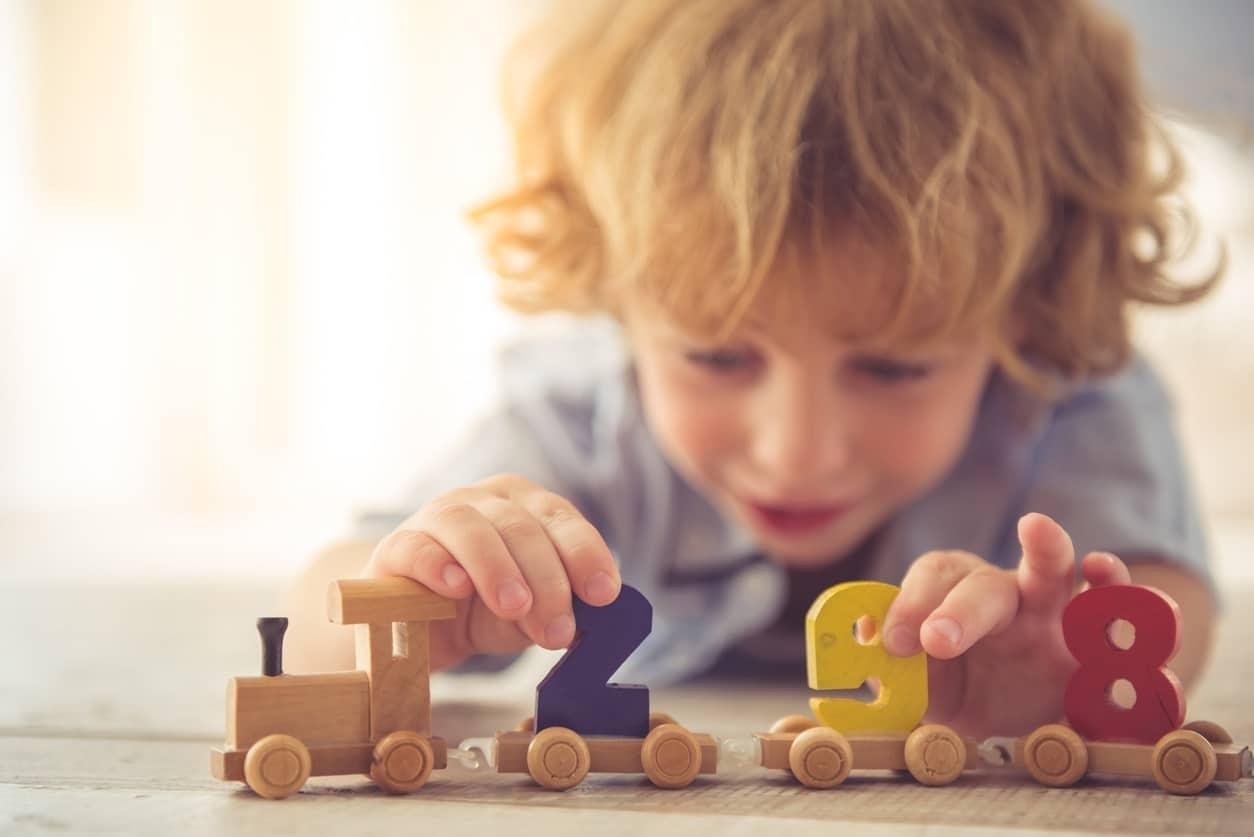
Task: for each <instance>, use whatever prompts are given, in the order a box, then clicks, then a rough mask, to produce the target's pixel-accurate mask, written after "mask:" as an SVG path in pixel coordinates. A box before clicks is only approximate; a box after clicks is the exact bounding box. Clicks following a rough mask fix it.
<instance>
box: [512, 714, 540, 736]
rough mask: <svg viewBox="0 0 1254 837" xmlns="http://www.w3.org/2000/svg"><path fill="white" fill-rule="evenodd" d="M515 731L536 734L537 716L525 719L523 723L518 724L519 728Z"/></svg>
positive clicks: (529, 716)
mask: <svg viewBox="0 0 1254 837" xmlns="http://www.w3.org/2000/svg"><path fill="white" fill-rule="evenodd" d="M515 729H517V730H518V731H519V732H535V731H536V716H535V715H528V716H527V717H526V718H523V719H522V720H521V721H519V722H518V726H517V727H515Z"/></svg>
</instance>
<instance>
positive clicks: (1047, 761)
mask: <svg viewBox="0 0 1254 837" xmlns="http://www.w3.org/2000/svg"><path fill="white" fill-rule="evenodd" d="M1010 759H1011V763H1012V764H1014V765H1015V766H1018V767H1024V768H1026V769H1027V771H1028V773H1030V774H1031V775H1032V778H1033V779H1035V780H1036V781H1038V782H1040V783H1041V784H1042V785H1047V786H1049V787H1055V788H1065V787H1070V786H1071V785H1074V784H1075V783H1076V782H1078V781H1080V779H1081V778H1083V777H1084V776H1086V775H1088V774H1106V775H1111V776H1136V777H1140V778H1146V779H1149V778H1152V779H1153V780H1154V781H1155V782H1157V783H1158V786H1159V787H1160V788H1162V789H1163V790H1165V791H1167V792H1168V793H1174V794H1179V795H1183V796H1191V795H1193V794H1197V793H1201V792H1202V791H1203V790H1205V789H1206V788H1208V787H1210V785H1211V784H1212V783H1213V782H1216V781H1220V782H1235V781H1238V780H1239V779H1241V778H1242V777H1245V776H1254V757H1252V756H1251V754H1250V748H1249V747H1241V746H1237V745H1236V744H1233V743H1232V736H1230V735H1229V734H1228V732H1227V730H1225V729H1224V728H1223V727H1221V726H1220V725H1219V724H1216V723H1213V722H1211V721H1194V722H1193V723H1189V724H1185V725H1184V726H1182V727H1180V728H1179V729H1177V730H1172V731H1170V732H1168V733H1166V734H1164V735H1163V736H1162V737H1161V738H1159V739H1158V741H1157V742H1155V743H1154V744H1135V743H1124V742H1112V741H1091V740H1087V739H1084V738H1081V737H1080V735H1079V734H1078V733H1077V732H1076V731H1075V730H1073V729H1071V728H1070V727H1068V726H1065V725H1063V724H1047V725H1045V726H1043V727H1039V728H1038V729H1036V730H1034V731H1033V732H1032V733H1031V734H1030V735H1028V736H1026V737H1024V738H1020V739H1015V740H1014V741H1013V743H1012V750H1011V754H1010Z"/></svg>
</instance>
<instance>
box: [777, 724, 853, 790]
mask: <svg viewBox="0 0 1254 837" xmlns="http://www.w3.org/2000/svg"><path fill="white" fill-rule="evenodd" d="M788 766H789V767H790V768H791V769H792V775H794V776H796V777H797V781H798V782H800V783H801V784H803V785H805V786H806V787H807V788H833V787H836V785H839V784H840V783H841V782H843V781H845V779H846V778H848V776H849V771H850V770H852V769H853V748H852V747H850V746H849V741H848V739H846V738H845V736H843V735H841V734H840V733H839V732H837V731H836V730H834V729H830V728H828V727H819V726H816V727H814V728H812V729H808V730H806V731H805V732H803V733H801V734H800V735H798V736H797V738H796V740H795V741H793V742H792V746H791V747H789V748H788Z"/></svg>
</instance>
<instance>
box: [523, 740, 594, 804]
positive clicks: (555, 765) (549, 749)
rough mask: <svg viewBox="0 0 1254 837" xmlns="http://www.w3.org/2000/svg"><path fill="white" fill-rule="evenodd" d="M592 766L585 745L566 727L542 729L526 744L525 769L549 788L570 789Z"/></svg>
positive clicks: (540, 783) (538, 782)
mask: <svg viewBox="0 0 1254 837" xmlns="http://www.w3.org/2000/svg"><path fill="white" fill-rule="evenodd" d="M591 766H592V754H591V753H589V752H588V744H587V743H586V742H585V741H584V740H583V739H582V738H580V737H579V734H578V733H576V732H575V731H574V730H571V729H567V728H566V727H548V728H547V729H544V730H541V731H540V733H539V734H538V735H536V737H535V738H533V739H531V743H530V744H529V745H528V746H527V772H528V773H530V774H531V778H532V779H535V780H536V783H537V784H539V785H540V786H541V787H545V788H548V789H549V790H566V789H567V788H573V787H574V786H575V785H577V784H579V783H580V782H582V781H583V777H585V776H587V775H588V769H589V768H590V767H591Z"/></svg>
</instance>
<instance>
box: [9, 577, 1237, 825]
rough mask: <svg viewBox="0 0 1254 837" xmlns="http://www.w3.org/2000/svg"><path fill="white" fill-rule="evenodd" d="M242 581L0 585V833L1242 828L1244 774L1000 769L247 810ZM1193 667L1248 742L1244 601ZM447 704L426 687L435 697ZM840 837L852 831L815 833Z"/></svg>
mask: <svg viewBox="0 0 1254 837" xmlns="http://www.w3.org/2000/svg"><path fill="white" fill-rule="evenodd" d="M271 603H272V597H271V591H270V590H269V589H267V588H265V587H264V586H260V585H253V586H245V585H243V584H241V585H240V586H235V587H231V586H225V585H222V584H220V583H206V584H194V583H190V582H166V583H163V584H159V585H158V584H155V583H154V584H150V585H146V586H143V585H141V586H140V587H137V588H136V587H132V588H130V589H125V590H123V589H121V588H118V589H117V590H110V589H109V588H104V587H100V586H88V585H85V584H81V583H80V584H75V583H73V582H68V583H57V584H52V583H49V582H19V583H18V584H16V585H14V586H9V587H5V588H4V589H0V660H4V665H3V667H2V668H0V834H6V835H7V834H14V835H18V834H20V835H38V834H76V833H125V834H163V835H166V834H178V835H180V837H192V835H199V834H253V833H256V834H262V833H289V832H291V833H300V832H301V831H302V830H304V831H306V832H307V833H310V834H313V833H318V834H322V833H358V832H361V833H379V834H413V833H420V832H422V831H425V829H428V828H430V827H431V826H432V825H438V826H439V827H440V829H441V831H442V832H443V833H456V834H462V833H471V829H479V830H497V831H500V830H504V829H509V830H510V833H511V837H527V835H532V834H535V835H541V834H543V835H545V837H551V835H557V834H575V833H582V834H586V833H589V832H592V831H593V830H595V833H597V834H598V835H599V834H609V835H613V834H624V835H626V834H630V835H633V837H642V835H645V834H646V833H647V834H648V835H649V837H657V835H669V834H684V835H691V834H693V833H696V832H701V831H707V832H709V831H712V830H715V829H717V833H718V834H719V837H723V835H729V834H739V833H756V832H767V831H768V830H769V831H770V832H776V831H778V830H779V828H780V826H781V823H780V820H781V819H783V820H785V821H786V825H787V828H788V830H789V832H790V837H793V835H804V834H823V835H824V836H825V837H831V835H833V834H837V833H851V834H925V833H926V834H928V835H937V834H972V833H979V832H980V831H982V830H983V831H986V832H987V833H990V834H993V833H999V834H1000V833H1006V832H1008V831H1009V832H1014V833H1017V834H1025V833H1037V832H1039V833H1049V834H1058V833H1066V832H1083V833H1145V834H1163V833H1171V834H1212V833H1214V834H1249V833H1254V780H1246V781H1244V782H1242V783H1240V784H1238V785H1225V786H1221V787H1215V788H1212V789H1211V790H1209V791H1207V792H1206V793H1204V794H1202V795H1201V796H1198V797H1192V798H1180V797H1172V796H1169V795H1167V794H1164V793H1162V792H1161V791H1159V790H1158V789H1157V787H1156V786H1154V785H1153V784H1152V783H1149V782H1140V781H1132V780H1123V781H1119V780H1101V779H1090V780H1085V781H1084V782H1082V783H1081V784H1080V785H1078V786H1076V787H1075V788H1070V789H1066V790H1053V789H1045V788H1041V787H1039V786H1038V785H1036V784H1035V783H1033V782H1032V781H1031V780H1030V779H1028V778H1027V777H1026V776H1025V775H1024V774H1022V773H1020V772H1018V771H1016V770H1013V769H992V768H990V769H988V770H984V771H981V772H979V773H971V774H967V775H965V776H964V777H963V778H962V779H960V780H959V782H958V783H957V784H956V785H953V786H950V787H947V788H925V787H921V786H919V785H916V784H915V783H914V782H913V781H912V780H910V779H909V778H908V777H907V778H899V777H897V776H894V775H892V774H888V773H861V774H855V775H854V776H853V777H852V778H851V779H850V780H849V781H848V782H847V783H846V784H845V785H843V786H842V787H840V788H836V789H833V790H828V791H809V790H805V789H802V788H801V787H799V786H798V785H797V784H796V783H795V782H794V781H793V780H792V779H791V778H790V777H789V776H787V775H784V774H782V773H771V772H769V771H766V770H763V769H761V768H758V769H741V770H736V771H731V772H720V775H719V776H717V777H709V778H701V779H699V780H698V781H697V782H696V783H695V784H694V785H693V786H692V787H691V788H688V789H686V790H683V791H660V790H655V789H653V788H652V787H651V786H650V785H648V784H647V782H646V781H645V780H644V779H642V778H636V777H614V776H593V777H590V778H589V779H588V780H587V781H586V782H585V783H584V784H583V785H581V786H580V787H579V788H576V789H575V790H572V791H568V792H566V793H553V792H548V791H542V790H540V789H538V788H536V787H535V786H533V785H532V784H531V783H530V781H529V780H528V779H526V778H525V777H520V776H497V775H494V774H491V773H475V772H471V771H468V770H466V769H465V768H462V767H459V766H453V767H450V768H449V769H448V770H446V771H442V772H437V773H436V774H434V776H433V778H432V780H431V782H430V783H429V784H428V785H427V786H426V787H425V788H423V789H422V790H421V791H419V792H418V793H417V794H415V795H413V796H409V797H400V798H397V797H389V796H386V795H384V794H383V793H381V792H380V791H378V790H377V789H376V788H374V787H373V786H371V785H370V784H369V783H368V782H367V781H366V780H365V779H363V778H358V777H341V778H338V779H316V780H314V781H313V782H311V784H310V785H309V786H308V787H307V788H306V789H305V791H304V792H302V793H301V794H300V795H298V796H297V797H294V798H292V799H288V800H284V801H282V802H266V801H263V800H261V799H258V798H257V797H255V796H254V795H253V794H252V793H251V792H249V791H247V790H246V789H241V787H240V786H237V785H226V784H221V783H218V782H217V781H215V780H213V779H212V778H210V776H209V773H208V749H209V747H210V745H212V744H214V743H221V738H222V734H223V731H222V730H223V715H224V706H223V696H224V688H225V682H226V679H227V677H229V676H231V675H234V674H253V673H255V672H256V671H257V667H258V664H259V656H260V654H259V651H258V642H257V638H256V634H255V630H254V628H253V626H252V623H253V620H254V619H255V617H256V616H258V615H262V614H264V613H266V612H268V611H269V610H270V609H271ZM1226 613H1227V614H1228V615H1227V617H1226V620H1225V623H1224V625H1223V627H1222V629H1221V631H1220V644H1219V647H1218V649H1217V654H1216V658H1215V662H1214V664H1213V665H1212V666H1211V668H1210V672H1209V674H1208V676H1207V679H1206V680H1205V682H1204V683H1203V685H1202V687H1201V688H1200V689H1199V690H1198V691H1197V692H1196V693H1195V694H1194V695H1193V696H1192V698H1191V700H1190V711H1189V717H1190V718H1191V719H1197V718H1208V719H1211V720H1215V721H1218V722H1220V723H1222V724H1223V725H1225V726H1226V727H1228V729H1229V730H1230V731H1231V732H1232V733H1233V734H1234V736H1235V737H1236V738H1237V739H1238V741H1239V742H1242V743H1246V742H1251V741H1254V712H1252V710H1254V700H1251V698H1250V692H1251V689H1252V688H1254V653H1252V652H1251V650H1250V649H1251V645H1252V642H1251V641H1252V640H1254V615H1252V614H1254V589H1247V590H1243V591H1240V592H1238V593H1237V594H1234V595H1233V596H1232V597H1231V598H1230V599H1229V601H1228V603H1227V608H1226ZM524 692H525V690H519V691H518V692H517V693H515V694H512V695H511V694H509V693H508V692H507V693H505V694H501V693H497V694H495V695H494V696H493V698H492V699H490V700H480V699H475V700H465V699H463V700H458V701H456V702H454V701H450V700H443V701H440V702H439V703H437V706H436V708H435V713H434V729H435V732H436V734H438V735H442V736H444V737H445V738H446V739H448V740H449V741H450V742H451V743H456V742H457V741H459V740H461V739H462V738H465V737H469V736H480V735H489V734H491V733H492V732H493V731H495V730H496V729H503V728H509V727H512V726H513V725H514V723H515V722H516V721H517V720H518V719H519V718H520V717H521V716H523V715H526V714H530V710H529V708H528V707H527V705H526V701H525V698H524V694H523V693H524ZM443 693H444V694H446V695H447V694H448V689H447V688H445V689H444V690H443ZM805 698H806V693H805V688H804V684H801V683H799V684H797V685H796V686H795V687H788V686H774V687H766V686H746V685H743V684H737V685H735V686H734V687H732V686H727V685H726V684H710V683H706V684H698V685H695V686H690V687H685V688H682V689H678V690H655V691H654V708H656V709H659V710H661V711H666V712H669V713H671V714H672V715H674V716H676V717H677V718H678V719H679V720H680V721H681V722H683V723H684V724H685V725H687V726H689V727H690V728H692V729H694V730H696V731H700V732H708V733H712V734H714V735H719V736H738V737H744V736H746V735H747V734H749V733H751V732H753V731H758V730H765V729H766V728H767V727H768V726H769V725H770V723H771V721H772V720H773V719H774V718H776V717H777V716H780V715H784V714H790V713H794V712H798V711H804V710H805ZM840 823H843V824H846V825H849V826H850V827H853V828H854V830H853V831H845V830H840V831H837V830H836V824H840Z"/></svg>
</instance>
